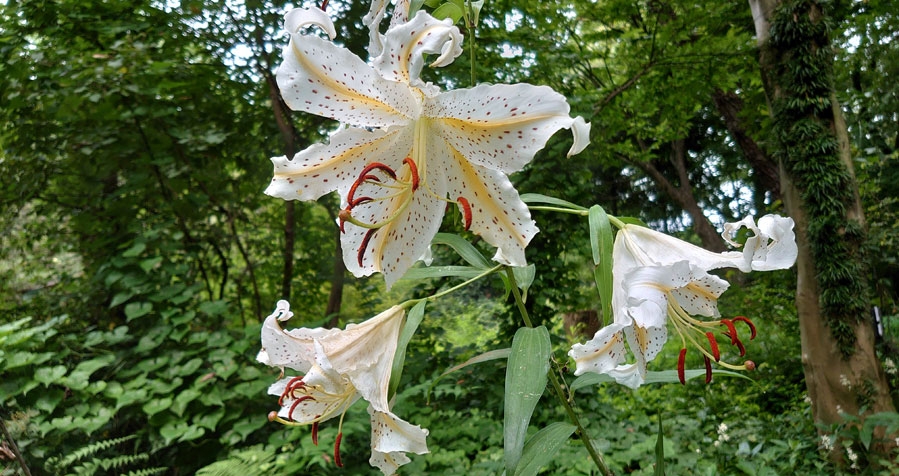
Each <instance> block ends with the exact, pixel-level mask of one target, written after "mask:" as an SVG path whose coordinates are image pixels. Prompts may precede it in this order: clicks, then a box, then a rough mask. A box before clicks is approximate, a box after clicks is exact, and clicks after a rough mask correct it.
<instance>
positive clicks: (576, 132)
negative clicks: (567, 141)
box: [568, 116, 590, 157]
mask: <svg viewBox="0 0 899 476" xmlns="http://www.w3.org/2000/svg"><path fill="white" fill-rule="evenodd" d="M571 134H572V135H573V136H574V144H571V149H568V157H571V156H572V155H576V154H579V153H581V151H583V150H584V149H586V148H587V146H588V145H590V123H588V122H587V121H585V120H584V118H583V117H581V116H578V117H575V118H574V120H573V121H572V122H571Z"/></svg>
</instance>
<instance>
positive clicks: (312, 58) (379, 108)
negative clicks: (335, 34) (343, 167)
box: [277, 9, 418, 127]
mask: <svg viewBox="0 0 899 476" xmlns="http://www.w3.org/2000/svg"><path fill="white" fill-rule="evenodd" d="M307 11H308V10H305V9H297V10H293V11H291V12H290V13H288V14H287V16H286V17H285V28H286V29H287V31H288V32H289V33H290V43H289V44H288V45H287V46H286V47H285V48H284V62H283V63H282V64H281V66H280V67H279V68H278V72H277V81H278V87H279V88H280V90H281V96H282V97H283V98H284V102H286V103H287V105H288V106H289V107H290V108H291V109H293V110H295V111H304V112H308V113H311V114H315V115H318V116H323V117H328V118H331V119H336V120H338V121H342V122H345V123H347V124H351V125H355V126H359V127H386V126H391V125H400V124H405V123H406V122H408V119H409V117H413V116H417V115H418V110H417V106H418V101H417V99H416V98H415V97H414V96H413V95H412V92H411V91H410V90H409V88H408V87H407V86H406V85H404V84H401V83H396V82H394V81H388V80H386V79H384V78H383V77H381V76H380V75H378V74H377V73H376V72H375V71H374V70H373V69H372V68H371V67H370V66H369V65H367V64H366V63H365V62H364V61H362V60H361V59H360V58H359V57H358V56H356V55H355V54H353V53H352V52H350V51H349V50H347V49H346V48H342V47H339V46H336V45H335V44H334V43H331V42H329V41H325V40H322V39H321V38H318V37H316V36H312V35H304V34H301V33H299V32H297V30H298V29H299V27H300V26H303V25H305V24H306V23H309V21H305V22H299V19H302V20H307V14H306V13H305V12H307ZM297 12H299V13H297ZM329 21H330V20H329ZM331 28H333V26H331Z"/></svg>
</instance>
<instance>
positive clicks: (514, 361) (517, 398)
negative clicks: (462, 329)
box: [503, 326, 552, 474]
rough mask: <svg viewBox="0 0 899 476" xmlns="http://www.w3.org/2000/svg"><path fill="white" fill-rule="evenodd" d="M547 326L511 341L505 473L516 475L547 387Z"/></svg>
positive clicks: (520, 331) (527, 330) (526, 330)
mask: <svg viewBox="0 0 899 476" xmlns="http://www.w3.org/2000/svg"><path fill="white" fill-rule="evenodd" d="M551 351H552V349H551V344H550V340H549V331H547V330H546V328H545V327H543V326H540V327H537V328H526V327H525V328H521V329H518V331H517V332H516V333H515V337H514V338H513V339H512V349H511V353H510V354H509V363H508V365H507V366H506V389H505V390H506V391H505V404H504V414H503V437H504V438H503V448H504V453H503V455H504V458H505V462H506V473H508V474H515V469H516V468H517V466H518V462H519V460H520V459H521V453H522V451H523V449H524V443H525V437H526V436H527V431H528V423H529V422H530V421H531V415H532V414H533V412H534V408H535V407H536V406H537V401H539V400H540V397H541V396H542V395H543V390H544V389H545V388H546V381H547V377H546V373H547V372H549V356H550V353H551Z"/></svg>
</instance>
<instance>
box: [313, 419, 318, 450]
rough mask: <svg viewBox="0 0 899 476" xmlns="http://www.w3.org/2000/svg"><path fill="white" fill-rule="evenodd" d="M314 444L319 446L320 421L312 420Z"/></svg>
mask: <svg viewBox="0 0 899 476" xmlns="http://www.w3.org/2000/svg"><path fill="white" fill-rule="evenodd" d="M312 444H313V445H315V446H318V422H317V421H316V422H312Z"/></svg>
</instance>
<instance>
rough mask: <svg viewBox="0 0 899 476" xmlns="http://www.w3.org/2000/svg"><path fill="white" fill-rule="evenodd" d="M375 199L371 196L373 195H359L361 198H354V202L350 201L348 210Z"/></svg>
mask: <svg viewBox="0 0 899 476" xmlns="http://www.w3.org/2000/svg"><path fill="white" fill-rule="evenodd" d="M374 200H375V199H374V198H371V197H359V198H357V199H355V200H353V201H352V202H348V203H349V206H348V207H347V210H349V209H351V208H354V207H358V206H359V205H362V204H363V203H367V202H373V201H374Z"/></svg>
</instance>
